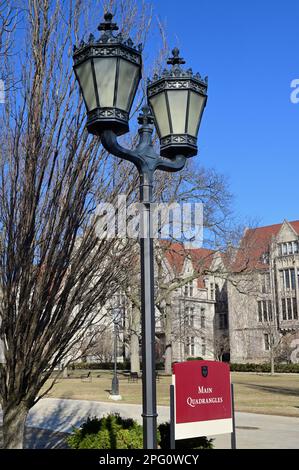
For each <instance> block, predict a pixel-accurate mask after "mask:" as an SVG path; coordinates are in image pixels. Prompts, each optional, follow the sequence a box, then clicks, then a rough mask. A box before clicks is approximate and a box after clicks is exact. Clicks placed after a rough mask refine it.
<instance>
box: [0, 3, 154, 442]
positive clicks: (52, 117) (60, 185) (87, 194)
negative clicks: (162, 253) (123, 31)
mask: <svg viewBox="0 0 299 470" xmlns="http://www.w3.org/2000/svg"><path fill="white" fill-rule="evenodd" d="M122 4H123V3H122ZM136 4H137V3H136V2H135V3H134V2H133V1H131V2H130V5H131V10H130V11H129V10H125V11H124V17H123V18H122V19H123V23H122V24H123V25H125V24H127V21H128V18H130V25H135V23H136V21H135V20H136V17H137V16H138V15H139V13H140V10H138V8H137V9H135V8H134V9H132V8H133V5H136ZM87 6H88V5H87ZM86 12H88V8H86V9H85V10H82V8H81V2H79V1H74V2H72V1H70V2H60V1H58V0H28V5H27V9H26V11H25V13H24V21H23V27H24V28H25V34H26V41H25V44H24V50H23V51H22V54H20V57H23V60H22V62H21V65H20V67H19V68H18V70H17V73H19V74H20V77H18V80H19V84H20V85H19V89H18V90H17V91H15V92H14V93H9V94H8V96H7V100H6V104H5V108H4V109H3V112H2V113H1V116H0V119H1V125H0V140H1V142H0V192H1V195H0V196H1V201H0V226H1V240H0V263H1V267H0V282H1V304H0V342H1V343H2V345H3V355H4V363H3V364H2V366H1V374H0V375H1V377H0V396H1V405H2V409H3V434H4V447H5V448H21V447H22V446H23V435H24V426H25V421H26V417H27V414H28V411H29V409H30V408H31V407H32V406H34V404H35V403H36V402H37V401H38V400H40V399H41V398H42V397H43V396H45V395H46V394H47V392H48V390H49V389H50V388H51V387H52V386H53V383H54V381H55V377H54V381H51V382H50V384H49V385H48V379H49V378H51V376H52V377H53V371H54V369H55V368H56V366H57V365H58V364H59V363H62V362H64V361H65V358H67V357H69V355H70V354H71V352H72V351H73V350H74V349H76V347H77V346H76V345H78V343H80V344H82V341H83V340H86V338H87V337H88V335H87V332H88V331H89V329H90V327H91V326H92V324H93V323H94V321H99V319H101V317H102V316H103V315H105V311H104V310H103V306H104V305H105V304H106V302H107V300H108V299H109V298H110V297H111V295H112V294H113V293H114V292H115V291H116V289H117V288H118V285H119V283H120V282H121V273H124V272H125V269H124V264H125V263H126V262H127V259H128V252H129V249H130V246H129V244H124V243H122V241H121V240H117V239H113V240H101V239H98V237H97V235H96V230H95V227H96V222H97V219H96V217H95V215H94V213H95V208H96V206H97V204H98V203H99V202H100V201H101V200H103V199H104V200H105V201H106V202H109V201H111V202H113V201H115V199H116V196H117V194H119V193H120V192H122V193H128V194H132V193H134V188H135V183H136V175H135V172H134V171H133V169H132V168H131V167H130V166H128V165H125V164H122V163H121V162H117V164H115V161H114V160H112V159H111V158H110V157H108V155H106V154H105V153H104V152H103V151H102V148H101V146H100V142H99V140H98V139H97V138H90V137H89V136H88V134H87V132H86V130H85V129H84V121H85V118H84V111H83V109H81V107H82V99H81V100H80V102H79V105H78V101H79V97H78V91H77V87H76V86H75V83H74V78H73V72H72V58H71V54H72V44H73V42H74V41H75V40H76V41H77V40H78V37H79V36H81V35H82V27H83V26H82V25H83V24H84V21H83V18H84V15H85V14H86ZM126 18H127V20H126ZM144 20H147V22H146V24H140V27H139V28H138V30H137V31H136V29H135V31H134V34H136V35H139V36H141V37H144V35H146V33H147V31H148V18H147V17H146V15H145V13H144ZM44 386H45V387H44ZM43 387H44V388H43ZM42 388H43V390H44V391H43V392H42V393H41V389H42Z"/></svg>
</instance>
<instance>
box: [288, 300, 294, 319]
mask: <svg viewBox="0 0 299 470" xmlns="http://www.w3.org/2000/svg"><path fill="white" fill-rule="evenodd" d="M287 304H288V320H292V317H293V315H292V299H287Z"/></svg>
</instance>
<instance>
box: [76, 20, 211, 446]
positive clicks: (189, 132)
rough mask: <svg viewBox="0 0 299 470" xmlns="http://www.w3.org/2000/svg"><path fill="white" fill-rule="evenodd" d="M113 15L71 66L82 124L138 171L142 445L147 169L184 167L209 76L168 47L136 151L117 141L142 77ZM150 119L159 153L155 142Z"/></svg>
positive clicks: (146, 407) (147, 439)
mask: <svg viewBox="0 0 299 470" xmlns="http://www.w3.org/2000/svg"><path fill="white" fill-rule="evenodd" d="M112 20H113V16H112V15H111V14H110V13H106V14H105V16H104V22H102V23H101V24H100V26H99V27H98V29H99V31H101V32H102V34H101V36H100V38H99V39H95V37H94V36H93V35H92V34H91V35H90V36H89V40H88V42H87V43H85V42H83V41H82V42H81V43H80V44H79V46H75V47H74V56H73V58H74V71H75V74H76V78H77V80H78V83H79V85H80V89H81V92H82V95H83V98H84V102H85V105H86V110H87V129H88V131H89V132H90V133H91V134H94V135H97V136H99V137H100V138H101V142H102V145H103V146H104V148H105V149H106V150H107V151H108V152H109V153H111V154H113V155H115V156H117V157H119V158H121V159H123V160H128V161H130V162H132V163H133V164H134V165H135V166H136V168H137V170H138V172H139V175H140V202H141V209H140V221H141V228H142V234H141V236H140V248H141V305H142V397H143V413H142V416H143V433H144V448H145V449H155V448H156V447H157V436H156V435H157V432H156V431H157V406H156V377H155V307H154V257H153V239H152V235H151V234H152V230H151V228H152V227H151V202H152V193H153V176H154V173H155V171H156V170H160V171H168V172H176V171H179V170H182V169H183V167H184V166H185V163H186V160H187V158H189V157H192V156H194V155H196V154H197V134H198V130H199V126H200V122H201V117H202V114H203V110H204V107H205V105H206V101H207V79H206V78H205V79H202V78H201V76H200V75H199V74H196V75H194V74H193V72H192V70H191V69H189V70H184V69H182V67H181V66H182V65H183V64H184V63H185V62H184V60H183V59H181V58H180V56H179V50H178V49H176V48H175V49H174V50H173V51H172V54H173V57H171V58H170V59H169V60H168V64H169V65H170V66H171V67H170V68H169V69H167V70H166V69H165V70H164V71H163V72H162V74H161V75H160V76H158V75H155V76H154V77H153V80H148V85H147V98H148V102H149V106H148V105H145V106H144V107H143V109H142V113H141V114H140V116H139V118H138V123H139V125H140V127H139V131H138V132H139V143H138V145H137V146H136V148H135V149H134V150H131V149H126V148H124V147H122V146H121V145H120V144H119V143H118V141H117V137H118V136H121V135H123V134H126V133H127V132H128V131H129V113H130V110H131V108H132V104H133V101H134V98H135V95H136V92H137V88H138V85H139V82H140V79H141V68H142V56H141V52H142V46H141V45H139V46H137V47H135V46H134V44H133V42H132V40H131V39H130V38H129V39H125V38H124V37H123V36H122V34H121V33H119V34H115V33H114V31H117V30H118V27H117V25H116V24H115V23H113V21H112ZM153 124H155V127H156V130H157V133H158V135H159V138H160V154H161V155H160V154H157V153H156V151H155V150H154V147H153V142H152V134H153Z"/></svg>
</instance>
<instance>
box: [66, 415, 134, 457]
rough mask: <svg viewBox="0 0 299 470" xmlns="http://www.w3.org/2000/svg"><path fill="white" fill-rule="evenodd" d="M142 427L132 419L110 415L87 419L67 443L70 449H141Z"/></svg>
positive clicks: (75, 430)
mask: <svg viewBox="0 0 299 470" xmlns="http://www.w3.org/2000/svg"><path fill="white" fill-rule="evenodd" d="M142 441H143V433H142V426H140V425H139V424H137V423H136V421H134V420H133V419H123V418H121V417H120V416H119V415H118V414H110V415H108V416H104V417H103V418H101V419H98V418H88V419H87V421H86V422H85V423H83V424H82V425H81V427H80V428H77V429H74V431H73V433H72V434H71V436H70V437H69V438H68V440H67V443H68V445H69V446H70V448H71V449H142Z"/></svg>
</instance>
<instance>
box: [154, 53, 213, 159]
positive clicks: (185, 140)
mask: <svg viewBox="0 0 299 470" xmlns="http://www.w3.org/2000/svg"><path fill="white" fill-rule="evenodd" d="M167 64H168V65H171V68H170V69H164V70H163V71H162V73H161V74H157V73H156V74H155V75H154V77H153V79H152V80H150V79H148V82H147V96H148V100H149V104H150V106H151V109H152V111H153V115H154V118H155V124H156V129H157V132H158V134H159V137H160V146H161V155H163V156H169V155H175V154H178V153H182V154H183V155H185V156H188V157H190V156H193V155H195V154H196V153H197V134H198V129H199V125H200V121H201V116H202V113H203V109H204V107H205V104H206V100H207V88H208V78H207V77H205V78H204V79H203V78H202V77H201V75H200V74H199V73H196V74H193V71H192V69H191V68H189V69H187V70H184V69H183V68H182V67H181V65H184V64H185V60H184V59H183V58H181V57H180V51H179V49H178V48H177V47H175V48H174V49H173V50H172V57H170V58H169V59H168V61H167Z"/></svg>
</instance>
